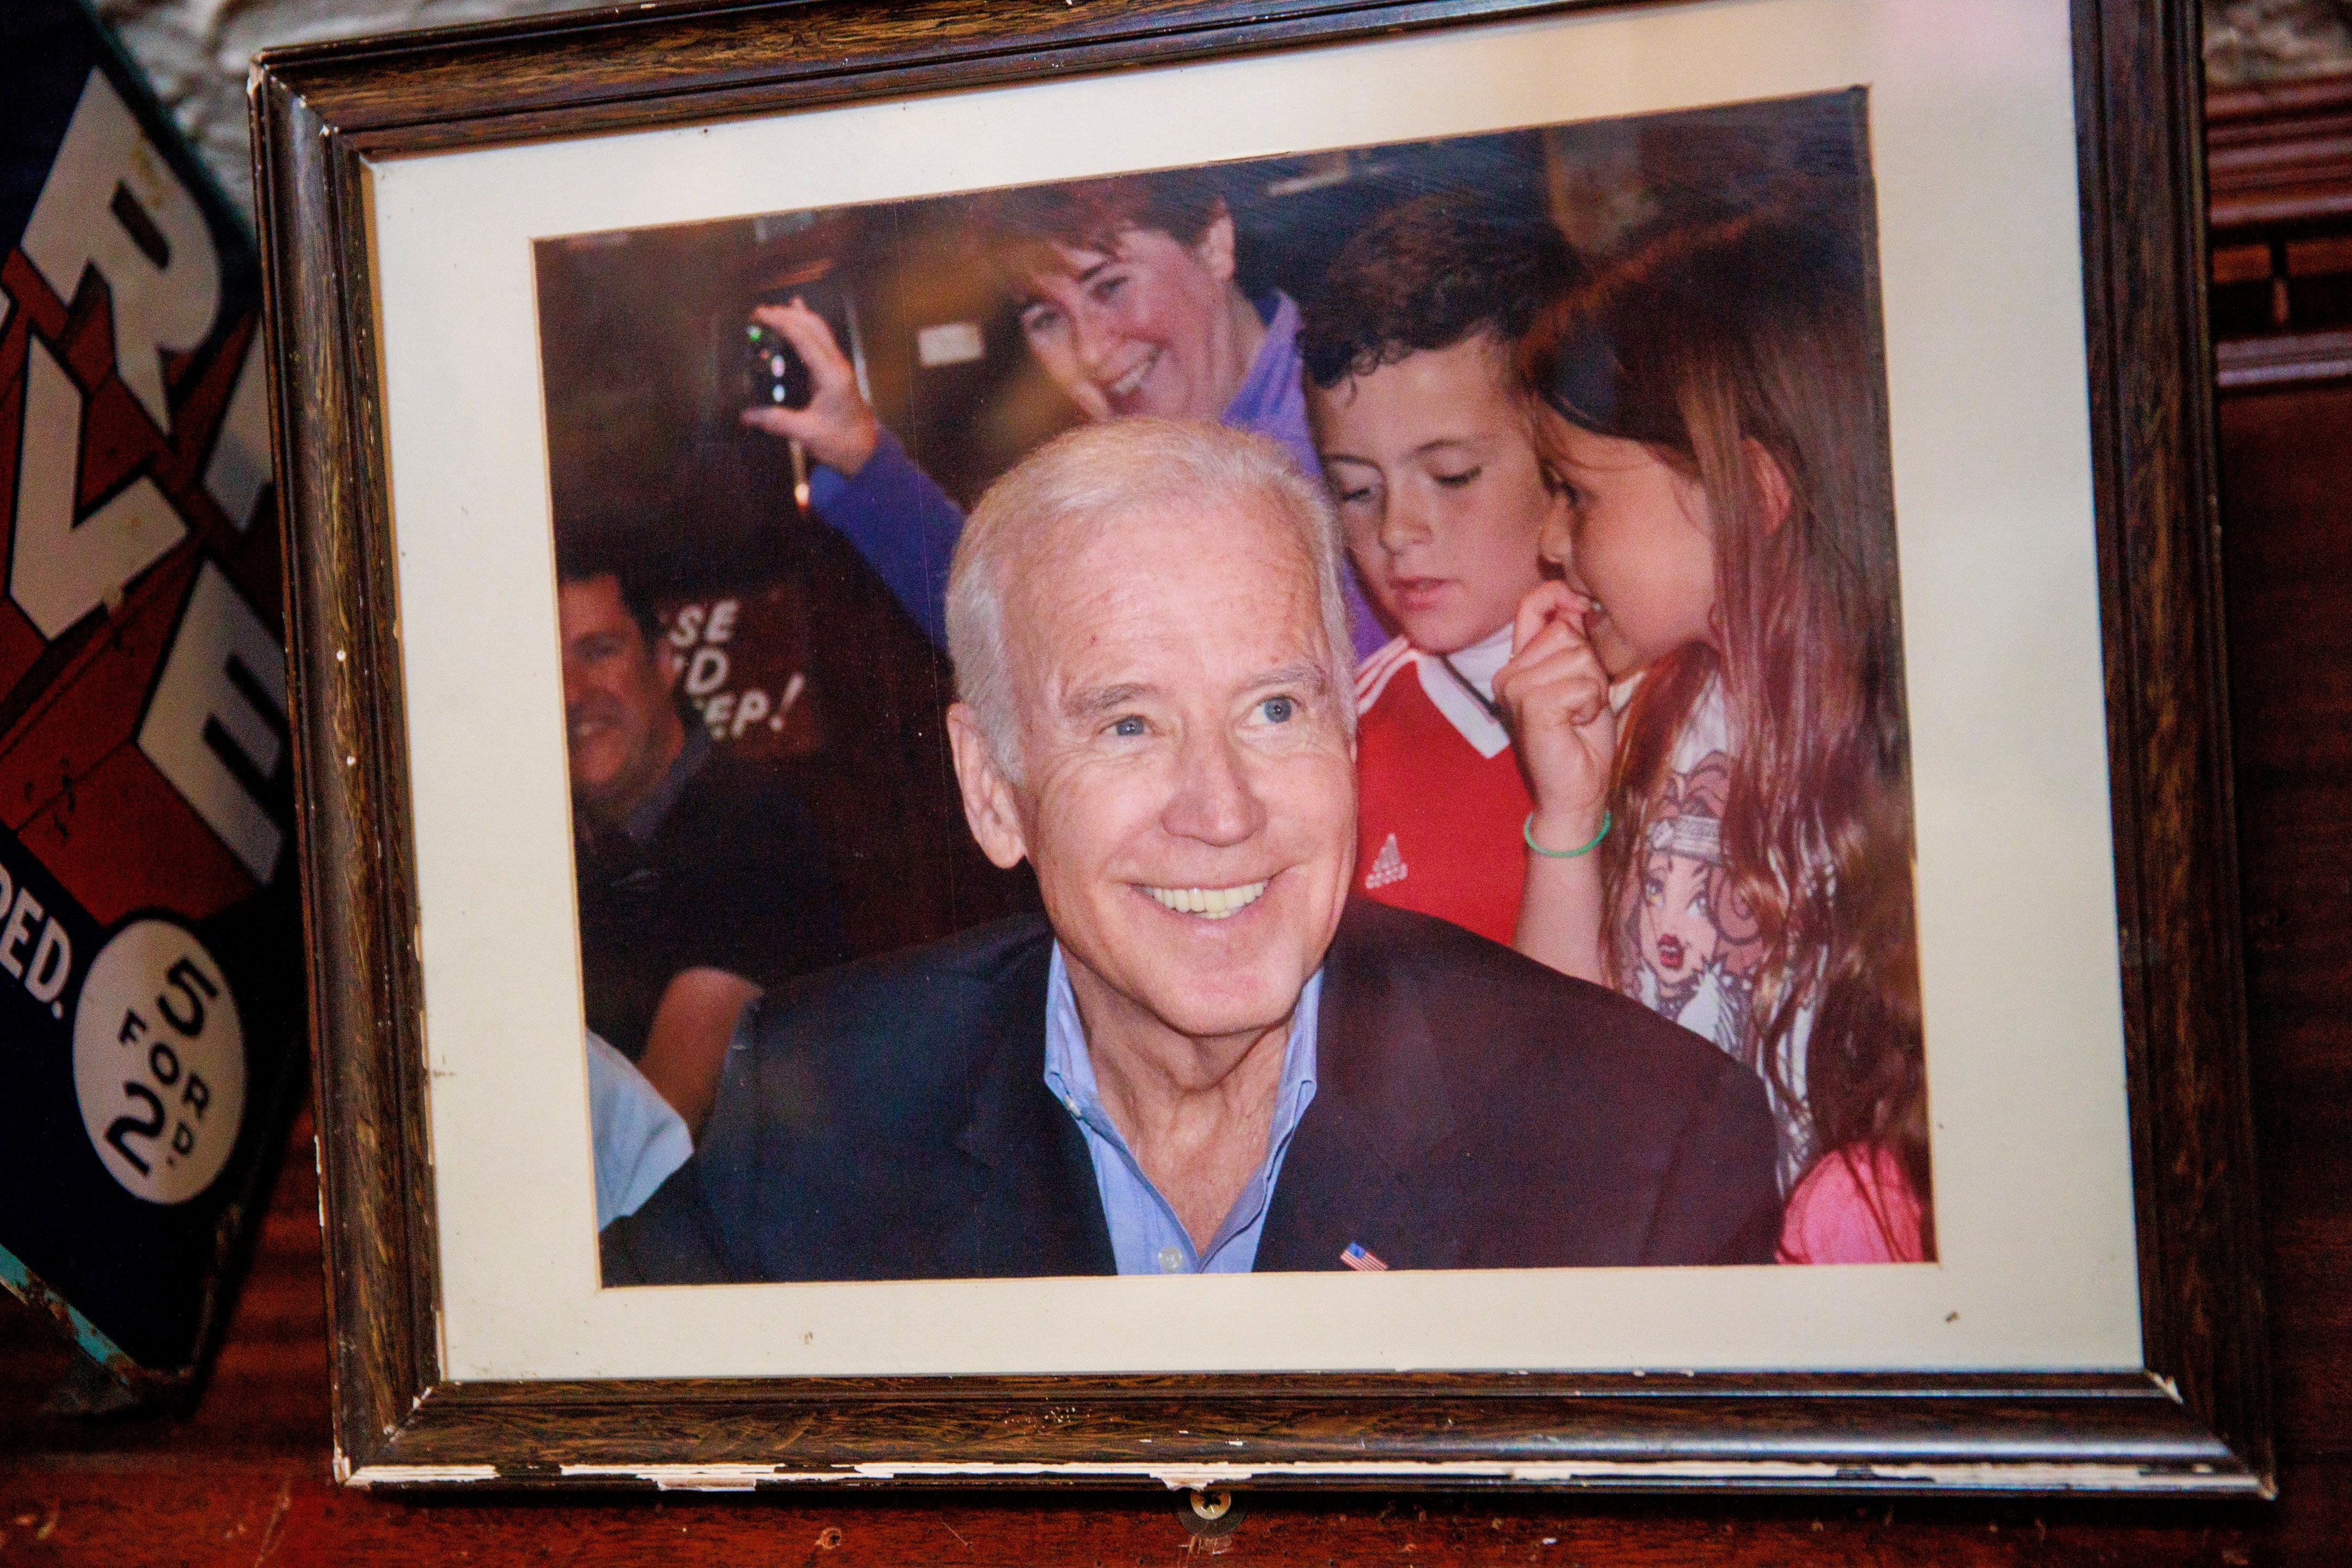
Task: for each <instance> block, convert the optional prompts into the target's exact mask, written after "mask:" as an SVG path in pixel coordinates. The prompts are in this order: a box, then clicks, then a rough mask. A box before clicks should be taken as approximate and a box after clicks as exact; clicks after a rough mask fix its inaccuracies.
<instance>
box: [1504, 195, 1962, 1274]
mask: <svg viewBox="0 0 2352 1568" xmlns="http://www.w3.org/2000/svg"><path fill="white" fill-rule="evenodd" d="M1870 319H1871V312H1870V309H1869V292H1868V276H1867V273H1866V271H1865V268H1864V266H1863V264H1862V261H1861V258H1860V257H1859V256H1858V255H1857V254H1856V253H1855V247H1853V245H1852V244H1850V243H1847V242H1845V241H1844V240H1843V238H1842V237H1840V236H1839V235H1838V233H1837V232H1836V226H1833V225H1832V224H1830V223H1826V222H1824V221H1822V220H1821V219H1820V218H1819V217H1816V218H1814V219H1813V220H1811V221H1807V222H1800V221H1793V220H1790V219H1787V218H1783V217H1778V216H1769V215H1753V214H1750V215H1743V216H1737V217H1732V218H1727V219H1724V220H1721V221H1718V222H1715V223H1711V224H1685V225H1683V226H1677V227H1675V228H1673V229H1670V230H1666V231H1663V232H1659V233H1656V234H1654V235H1652V236H1650V237H1648V238H1647V239H1646V240H1643V241H1639V242H1637V243H1635V244H1633V245H1631V246H1629V247H1627V248H1626V249H1625V251H1624V252H1623V254H1622V257H1621V258H1619V259H1618V260H1617V261H1615V262H1614V263H1613V264H1608V265H1603V266H1602V267H1601V268H1597V269H1596V272H1595V274H1594V276H1593V277H1592V278H1591V280H1590V281H1588V282H1587V283H1586V284H1585V285H1584V286H1583V287H1581V288H1580V289H1577V290H1576V291H1575V292H1574V293H1572V294H1570V296H1569V297H1567V298H1566V299H1565V300H1561V301H1560V302H1559V303H1558V304H1557V305H1556V306H1555V307H1554V308H1553V309H1552V310H1551V311H1550V312H1549V315H1548V316H1547V318H1546V319H1545V320H1544V321H1543V322H1542V323H1540V324H1539V326H1538V329H1537V331H1535V332H1534V333H1533V334H1531V336H1530V338H1529V339H1528V346H1527V349H1526V350H1525V352H1524V354H1523V358H1522V367H1523V370H1524V371H1525V373H1526V374H1527V377H1528V383H1529V385H1530V387H1531V389H1532V390H1533V392H1534V393H1535V394H1536V395H1537V397H1538V402H1539V405H1540V406H1541V408H1542V410H1543V412H1542V415H1541V416H1540V419H1539V425H1540V427H1541V429H1540V435H1541V441H1542V444H1543V446H1544V448H1545V451H1546V456H1547V459H1548V462H1549V468H1550V471H1551V473H1552V474H1553V475H1554V477H1555V479H1557V481H1558V482H1559V484H1560V485H1562V486H1563V487H1564V489H1565V490H1566V492H1567V495H1568V498H1569V500H1570V505H1569V506H1568V507H1567V508H1566V509H1565V510H1564V512H1563V514H1562V518H1561V521H1559V522H1558V523H1557V524H1555V525H1554V526H1552V527H1550V528H1548V529H1547V531H1546V532H1545V535H1544V537H1543V540H1542V550H1543V552H1544V554H1545V556H1546V558H1547V559H1548V560H1549V561H1551V562H1554V563H1557V564H1558V565H1559V568H1560V570H1561V573H1562V577H1561V579H1560V580H1559V581H1556V582H1549V583H1547V584H1544V585H1543V586H1542V587H1540V588H1538V589H1537V590H1536V591H1535V592H1534V593H1532V594H1530V595H1528V598H1527V600H1526V601H1525V602H1524V603H1523V604H1522V605H1521V607H1520V610H1519V614H1518V617H1517V626H1516V628H1515V630H1516V642H1515V651H1514V655H1513V658H1512V660H1511V662H1510V664H1509V665H1508V666H1507V667H1506V668H1505V669H1504V670H1503V672H1502V674H1501V675H1500V676H1499V677H1498V678H1497V679H1496V693H1497V696H1498V697H1500V698H1501V699H1502V700H1503V701H1504V702H1505V703H1506V705H1507V707H1508V708H1509V709H1510V710H1511V713H1512V715H1513V719H1514V724H1513V732H1514V736H1515V739H1516V742H1517V749H1518V752H1519V754H1520V757H1521V759H1522V762H1523V764H1524V765H1525V767H1526V768H1527V770H1528V776H1529V780H1530V784H1531V785H1532V793H1533V794H1534V795H1535V798H1536V803H1537V809H1536V812H1535V814H1534V815H1533V816H1531V817H1529V819H1528V826H1527V839H1528V848H1529V849H1530V851H1531V852H1532V853H1531V854H1530V856H1529V861H1528V884H1527V890H1526V896H1525V899H1524V900H1523V903H1522V909H1521V915H1520V921H1519V928H1518V933H1517V945H1518V946H1519V948H1520V949H1521V950H1522V951H1523V952H1528V953H1529V954H1530V955H1531V956H1534V957H1537V958H1539V959H1541V960H1543V961H1544V962H1546V963H1550V964H1552V965H1553V966H1554V967H1555V968H1559V969H1563V970H1566V971H1568V972H1570V973H1580V974H1584V975H1586V976H1588V977H1591V978H1594V979H1598V980H1601V981H1603V982H1605V983H1607V984H1612V985H1613V986H1615V987H1616V988H1617V989H1619V990H1621V991H1622V992H1624V993H1626V994H1630V995H1633V996H1635V997H1638V998H1639V999H1641V1000H1642V1001H1643V1002H1644V1003H1646V1004H1647V1005H1650V1006H1652V1007H1654V1008H1655V1009H1656V1010H1658V1011H1659V1012H1661V1013H1664V1015H1666V1016H1669V1017H1672V1018H1675V1020H1676V1021H1677V1022H1680V1023H1682V1024H1684V1025H1685V1026H1688V1027H1691V1028H1694V1029H1696V1031H1698V1032H1699V1033H1701V1034H1704V1035H1706V1036H1708V1037H1711V1038H1712V1039H1714V1040H1715V1041H1716V1043H1717V1045H1718V1046H1720V1047H1722V1048H1723V1049H1724V1050H1726V1051H1727V1052H1728V1053H1730V1054H1731V1055H1733V1056H1735V1057H1737V1058H1739V1059H1740V1060H1742V1061H1745V1062H1747V1063H1748V1065H1749V1066H1750V1067H1752V1068H1755V1070H1756V1071H1757V1072H1758V1073H1759V1074H1760V1075H1761V1076H1762V1077H1763V1079H1764V1081H1765V1084H1766V1087H1767V1089H1769V1093H1770V1096H1771V1100H1772V1103H1773V1110H1774V1112H1775V1115H1776V1118H1777V1120H1778V1121H1779V1124H1780V1174H1781V1183H1782V1187H1783V1190H1784V1191H1785V1192H1786V1193H1788V1194H1789V1215H1788V1221H1787V1226H1786V1229H1785V1231H1784V1237H1783V1243H1782V1257H1783V1259H1784V1260H1786V1261H1816V1262H1832V1261H1837V1262H1859V1261H1868V1260H1874V1259H1912V1258H1927V1257H1932V1256H1933V1253H1934V1239H1933V1230H1932V1219H1931V1213H1930V1208H1929V1203H1928V1199H1929V1173H1928V1164H1927V1086H1926V1071H1925V1059H1924V1055H1923V1049H1922V1038H1921V1029H1920V1014H1919V979H1918V963H1917V956H1916V935H1915V929H1914V915H1913V900H1912V869H1911V860H1912V855H1911V843H1912V835H1911V788H1910V771H1909V749H1908V742H1907V729H1906V720H1905V714H1904V705H1903V680H1902V663H1901V657H1902V656H1901V639H1900V636H1899V625H1898V616H1897V605H1896V598H1895V531H1894V521H1893V502H1892V496H1891V486H1890V482H1889V477H1888V474H1887V469H1886V463H1885V439H1884V437H1883V435H1882V430H1883V428H1884V423H1883V418H1882V413H1881V403H1880V394H1879V388H1880V386H1881V385H1882V383H1883V378H1882V375H1881V374H1880V371H1879V365H1878V361H1877V357H1876V353H1875V342H1876V339H1875V336H1874V334H1873V333H1872V332H1871V331H1870V330H1869V322H1870ZM1612 683H1614V684H1615V687H1616V698H1617V701H1618V702H1619V703H1622V709H1621V708H1620V707H1619V706H1617V705H1616V704H1612V700H1611V688H1612ZM1629 688H1630V691H1631V694H1630V697H1628V696H1627V692H1628V689H1629Z"/></svg>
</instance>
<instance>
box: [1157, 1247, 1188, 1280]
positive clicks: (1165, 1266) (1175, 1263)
mask: <svg viewBox="0 0 2352 1568" xmlns="http://www.w3.org/2000/svg"><path fill="white" fill-rule="evenodd" d="M1160 1272H1161V1273H1162V1274H1181V1273H1183V1272H1184V1254H1183V1252H1182V1251H1181V1249H1179V1248H1177V1247H1161V1248H1160Z"/></svg>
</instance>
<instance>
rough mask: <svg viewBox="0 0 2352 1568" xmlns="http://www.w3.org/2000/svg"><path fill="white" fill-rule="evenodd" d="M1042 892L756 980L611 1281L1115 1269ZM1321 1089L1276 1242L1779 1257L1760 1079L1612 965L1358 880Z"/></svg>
mask: <svg viewBox="0 0 2352 1568" xmlns="http://www.w3.org/2000/svg"><path fill="white" fill-rule="evenodd" d="M1052 946H1053V933H1052V931H1050V930H1049V929H1048V928H1047V927H1046V925H1045V921H1043V920H1041V919H1039V918H1037V917H1035V916H1023V917H1018V918H1015V919H1013V920H1009V921H1000V922H998V923H996V924H994V925H991V926H985V927H982V928H981V929H979V930H976V931H967V932H964V933H963V934H961V935H960V936H955V937H951V938H950V939H948V940H947V941H945V942H935V943H932V944H931V945H929V946H928V947H921V948H916V949H913V950H911V951H909V952H902V953H897V954H893V955H891V956H889V957H887V958H882V959H877V960H870V961H867V962H865V963H856V964H851V965H848V966H847V967H845V968H842V969H836V970H832V971H829V972H827V973H823V974H819V975H814V976H811V977H809V978H808V979H806V980H803V981H802V982H799V983H797V984H795V985H794V986H793V988H792V989H790V990H788V991H785V992H782V993H781V994H771V995H770V996H769V997H767V998H765V999H763V1000H762V1001H761V1002H760V1003H758V1004H755V1005H754V1009H753V1011H752V1012H751V1015H750V1016H748V1017H747V1019H746V1020H745V1023H744V1026H743V1027H742V1028H741V1029H740V1030H739V1031H738V1032H737V1035H736V1037H735V1044H734V1046H733V1047H732V1048H730V1050H729V1052H728V1055H727V1065H726V1069H725V1074H724V1077H723V1079H722V1080H721V1083H720V1086H719V1098H718V1104H717V1107H716V1109H715V1110H713V1111H712V1113H711V1117H710V1121H709V1125H707V1126H706V1127H705V1128H704V1129H703V1134H702V1139H701V1141H700V1143H699V1144H698V1147H697V1149H696V1151H695V1156H694V1158H693V1159H692V1160H690V1161H688V1163H686V1164H685V1165H684V1166H682V1167H680V1168H679V1170H678V1171H677V1173H676V1174H675V1175H673V1176H672V1177H671V1178H670V1179H669V1180H668V1181H667V1183H665V1184H663V1186H662V1188H661V1190H660V1191H659V1192H657V1193H656V1194H654V1196H653V1197H652V1198H651V1199H650V1200H648V1201H647V1203H646V1205H645V1206H644V1207H643V1208H641V1209H640V1210H638V1211H637V1213H636V1214H635V1215H632V1216H631V1217H629V1218H626V1219H623V1220H619V1221H616V1222H615V1223H614V1225H613V1226H610V1227H608V1228H607V1229H606V1230H605V1232H604V1281H605V1283H606V1284H609V1285H627V1284H682V1283H693V1282H702V1281H717V1280H758V1279H973V1278H1022V1277H1034V1276H1041V1275H1057V1274H1110V1273H1116V1272H1117V1271H1118V1269H1117V1265H1116V1264H1115V1263H1114V1261H1113V1259H1112V1256H1111V1247H1110V1237H1109V1232H1108V1228H1107V1226H1106V1225H1105V1223H1104V1220H1103V1212H1102V1201H1101V1198H1100V1197H1099V1195H1098V1194H1097V1190H1096V1186H1095V1175H1094V1167H1093V1165H1092V1163H1090V1162H1089V1160H1088V1158H1087V1148H1086V1143H1085V1141H1084V1139H1083V1137H1082V1135H1081V1134H1080V1132H1079V1131H1078V1128H1077V1126H1076V1123H1075V1122H1074V1121H1072V1120H1071V1118H1070V1116H1069V1114H1068V1113H1067V1112H1066V1110H1063V1108H1062V1107H1061V1106H1060V1104H1058V1103H1057V1102H1056V1101H1055V1099H1054V1097H1053V1095H1052V1094H1051V1093H1050V1092H1049V1091H1048V1090H1047V1089H1046V1088H1045V971H1046V963H1047V960H1048V957H1049V955H1050V953H1051V952H1052ZM1317 1058H1318V1060H1317V1070H1316V1090H1315V1099H1314V1101H1313V1103H1312V1104H1310V1105H1309V1106H1308V1107H1307V1114H1306V1117H1305V1119H1304V1120H1303V1121H1301V1122H1300V1123H1299V1127H1298V1131H1297V1136H1296V1137H1295V1138H1294V1140H1293V1141H1292V1142H1291V1145H1290V1152H1289V1153H1288V1155H1287V1157H1286V1159H1285V1161H1284V1163H1283V1167H1282V1177H1281V1180H1280V1182H1279V1183H1278V1184H1277V1185H1276V1188H1275V1194H1274V1201H1273V1204H1272V1206H1271V1208H1270V1210H1269V1212H1268V1213H1267V1215H1266V1221H1265V1234H1264V1237H1263V1238H1262V1239H1261V1240H1260V1241H1259V1243H1258V1249H1257V1268H1258V1269H1259V1270H1261V1271H1266V1270H1276V1269H1309V1268H1340V1267H1341V1266H1342V1265H1341V1264H1340V1261H1339V1256H1340V1254H1341V1253H1342V1252H1343V1251H1345V1250H1346V1249H1347V1247H1348V1246H1349V1243H1351V1242H1353V1243H1360V1244H1361V1245H1362V1246H1363V1247H1366V1248H1367V1249H1368V1250H1370V1252H1371V1253H1372V1254H1374V1255H1375V1256H1376V1257H1378V1258H1380V1259H1381V1261H1383V1262H1385V1263H1387V1264H1388V1265H1389V1267H1391V1268H1551V1267H1557V1266H1563V1265H1610V1264H1661V1263H1769V1261H1771V1258H1772V1252H1773V1247H1774V1244H1775V1243H1776V1241H1777V1240H1778V1239H1779V1237H1780V1198H1779V1195H1778V1194H1777V1191H1776V1189H1775V1187H1774V1184H1773V1174H1772V1171H1773V1131H1772V1121H1771V1117H1770V1114H1769V1111H1768V1110H1767V1109H1766V1106H1765V1099H1764V1088H1763V1084H1762V1082H1761V1080H1760V1079H1758V1078H1757V1076H1756V1075H1755V1074H1754V1073H1752V1072H1750V1071H1748V1069H1747V1068H1744V1067H1741V1066H1740V1065H1739V1064H1738V1063H1737V1062H1734V1061H1732V1060H1731V1059H1730V1058H1727V1057H1726V1056H1724V1055H1723V1053H1722V1052H1721V1051H1719V1050H1717V1048H1716V1047H1714V1046H1712V1045H1710V1044H1709V1043H1707V1042H1706V1041H1705V1040H1702V1039H1700V1038H1699V1037H1697V1036H1696V1035H1693V1034H1690V1033H1688V1032H1687V1031H1685V1030H1684V1029H1681V1028H1678V1027H1676V1026H1674V1025H1672V1024H1669V1023H1667V1022H1666V1021H1664V1019H1662V1018H1660V1017H1659V1016H1657V1015H1655V1014H1654V1013H1652V1012H1650V1011H1649V1010H1648V1009H1647V1008H1644V1007H1643V1006H1641V1005H1639V1004H1637V1003H1634V1002H1632V1001H1629V1000H1628V999H1626V998H1625V997H1622V996H1620V995H1618V994H1615V993H1613V992H1611V991H1608V990H1605V989H1603V988H1601V987H1600V986H1597V985H1589V984H1585V983H1583V982H1581V981H1577V980H1570V979H1569V978H1567V977H1566V976H1563V975H1560V974H1557V973H1553V972H1552V971H1550V970H1549V969H1546V968H1544V967H1543V966H1542V965H1540V964H1538V963H1533V962H1531V961H1530V960H1528V959H1526V958H1523V957H1521V956H1520V955H1519V954H1517V953H1516V952H1512V951H1510V950H1509V949H1508V948H1505V947H1501V946H1498V945H1496V943H1494V942H1488V941H1486V939H1485V938H1483V937H1479V936H1474V935H1472V934H1471V933H1470V932H1468V931H1463V930H1462V929H1460V928H1459V927H1457V926H1453V925H1449V924H1447V923H1446V922H1444V921H1438V920H1433V919H1431V918H1429V917H1427V916H1424V915H1417V914H1410V913H1406V912H1403V911H1402V910H1392V909H1389V908H1387V907H1386V906H1384V905H1381V904H1374V903H1368V902H1363V901H1357V902H1355V903H1351V904H1350V905H1349V908H1348V910H1347V911H1346V913H1345V915H1344V916H1343V918H1342V919H1341V921H1340V922H1339V935H1338V937H1337V938H1336V939H1335V940H1334V941H1333V942H1332V944H1331V950H1330V952H1329V954H1328V956H1327V957H1326V959H1325V961H1324V978H1323V1000H1322V1013H1321V1016H1320V1017H1319V1019H1318V1043H1317Z"/></svg>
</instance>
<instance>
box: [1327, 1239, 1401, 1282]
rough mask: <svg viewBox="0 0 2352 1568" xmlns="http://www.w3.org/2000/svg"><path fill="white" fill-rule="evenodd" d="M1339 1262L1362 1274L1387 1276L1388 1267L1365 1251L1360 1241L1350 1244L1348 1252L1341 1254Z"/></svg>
mask: <svg viewBox="0 0 2352 1568" xmlns="http://www.w3.org/2000/svg"><path fill="white" fill-rule="evenodd" d="M1339 1261H1340V1262H1342V1263H1344V1264H1346V1265H1347V1266H1348V1267H1349V1268H1353V1269H1355V1270H1356V1271H1357V1272H1358V1273H1360V1274H1385V1273H1387V1272H1388V1267H1389V1266H1388V1265H1387V1264H1385V1263H1383V1262H1381V1260H1380V1259H1379V1258H1374V1257H1373V1256H1372V1255H1371V1254H1370V1253H1369V1252H1367V1251H1365V1250H1364V1244H1363V1243H1362V1242H1360V1241H1351V1242H1349V1243H1348V1250H1347V1251H1345V1252H1343V1253H1341V1254H1339Z"/></svg>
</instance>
